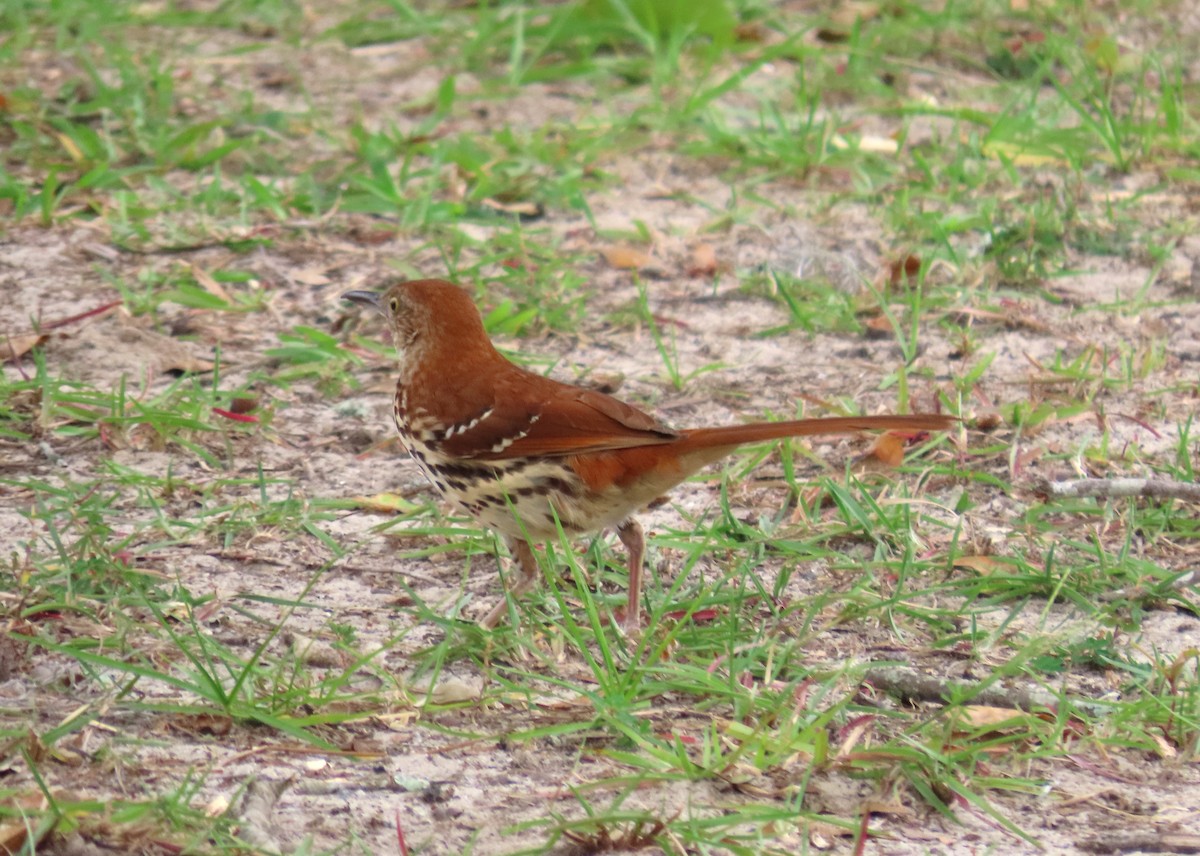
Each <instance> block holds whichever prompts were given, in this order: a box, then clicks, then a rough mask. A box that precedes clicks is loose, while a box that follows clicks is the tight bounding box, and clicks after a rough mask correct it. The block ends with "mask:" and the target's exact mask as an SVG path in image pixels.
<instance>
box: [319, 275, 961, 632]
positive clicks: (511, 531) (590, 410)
mask: <svg viewBox="0 0 1200 856" xmlns="http://www.w3.org/2000/svg"><path fill="white" fill-rule="evenodd" d="M342 296H343V298H345V299H346V300H350V301H353V302H355V303H362V304H366V305H367V306H372V307H374V308H375V309H377V310H379V311H380V312H382V313H383V316H384V317H385V318H386V319H387V322H388V326H389V327H390V328H391V332H392V338H393V341H394V344H395V345H396V348H397V350H398V351H399V356H400V379H399V380H398V381H397V382H396V399H395V417H396V427H397V428H398V429H399V430H400V438H401V440H403V442H404V445H405V447H406V448H407V449H408V451H409V452H410V453H411V454H412V456H413V458H414V459H416V462H417V465H418V466H419V467H420V468H421V470H422V471H423V472H424V473H425V475H426V477H427V478H428V479H429V481H430V482H432V483H433V485H434V486H435V487H436V488H437V489H438V491H439V492H440V493H441V494H442V495H443V496H445V497H446V498H447V499H449V500H451V501H452V502H453V503H454V504H455V505H457V506H458V507H459V508H460V509H462V510H463V511H465V512H467V513H468V514H470V515H471V516H473V517H475V518H477V519H478V520H479V521H480V522H481V523H483V524H484V525H485V526H487V527H489V528H491V529H494V530H496V531H497V532H500V533H502V534H503V535H504V537H505V539H506V541H507V544H508V548H509V551H510V552H511V553H512V555H513V556H514V557H515V558H516V561H517V565H518V571H519V575H518V578H517V580H516V582H515V583H514V584H513V585H512V586H511V588H510V592H511V593H512V594H513V595H518V594H520V593H521V592H524V591H526V590H528V589H529V588H531V587H532V586H534V585H536V583H537V582H538V579H539V577H540V572H539V570H538V566H537V560H536V559H535V558H534V555H533V550H532V549H531V547H530V541H545V540H546V539H548V538H554V537H555V536H556V535H557V533H558V527H559V526H561V527H562V531H563V532H565V533H566V534H568V535H582V534H584V533H587V532H592V531H595V530H599V529H603V528H605V527H608V526H615V527H616V530H617V536H618V537H619V538H620V539H621V543H623V544H624V545H625V548H626V549H627V550H628V552H629V599H628V604H627V606H626V608H625V614H624V620H623V623H624V625H625V628H626V629H629V630H631V629H636V628H637V626H638V623H639V619H640V601H641V588H642V557H643V554H644V552H645V539H644V537H643V535H642V527H641V526H640V525H639V524H638V522H637V521H636V520H634V519H633V517H632V515H633V514H634V512H636V511H638V510H639V509H641V508H643V507H645V506H646V505H648V504H650V503H651V502H653V501H654V500H655V499H658V498H659V497H661V496H662V495H663V494H664V493H665V492H666V491H668V490H670V489H671V488H673V487H674V486H675V485H677V484H679V483H680V482H681V481H683V480H684V479H686V478H687V477H688V476H690V475H692V474H693V473H695V472H696V471H697V470H699V469H700V468H701V467H703V466H705V465H706V464H711V463H713V462H714V461H717V460H718V459H720V458H722V457H724V456H725V455H728V454H729V453H730V452H732V451H734V450H735V449H736V448H738V447H739V446H742V445H745V444H747V443H760V442H764V441H767V440H775V439H779V438H782V437H798V436H802V435H808V434H838V433H849V432H853V431H862V430H868V429H871V430H887V429H898V430H902V431H929V430H937V429H942V428H948V427H949V426H950V425H951V424H952V423H953V422H954V421H955V420H953V419H952V418H950V417H946V416H934V415H930V416H839V417H829V418H824V419H797V420H792V421H790V422H757V423H751V424H748V425H731V426H728V427H724V428H695V429H691V430H682V431H676V430H674V429H672V428H669V427H667V426H666V425H664V424H663V423H661V422H659V421H658V420H657V419H655V418H654V417H652V416H649V415H647V414H645V413H643V412H641V411H640V410H636V409H635V408H633V407H630V406H629V405H628V404H625V403H624V402H621V401H618V400H617V399H615V398H613V397H612V396H609V395H605V394H603V393H601V392H596V391H593V390H589V389H583V388H581V387H577V386H572V385H570V384H567V383H560V382H559V381H556V380H551V379H550V378H547V377H543V376H541V375H538V374H534V373H533V372H530V371H527V370H525V369H523V368H520V367H519V366H516V365H514V364H513V363H511V362H509V361H508V360H507V359H505V358H504V357H503V356H501V354H500V353H499V352H498V351H497V350H496V349H495V348H494V347H493V346H492V343H491V340H490V339H488V335H487V331H486V330H485V329H484V326H483V319H482V318H481V316H480V314H479V310H478V309H477V308H476V307H475V304H474V302H473V301H472V300H471V298H470V297H469V296H468V294H467V292H466V291H464V290H463V289H461V288H459V287H458V286H456V285H454V284H452V283H449V282H446V281H444V280H438V279H423V280H416V281H413V282H400V283H397V284H395V285H392V286H391V287H389V288H388V289H387V290H386V291H385V292H383V294H382V295H380V294H376V293H375V292H370V291H349V292H346V293H345V294H344V295H342ZM505 609H506V606H505V602H504V601H501V603H500V604H499V605H498V606H497V607H496V608H495V609H493V610H492V611H491V612H490V613H489V614H488V615H487V616H486V617H485V618H484V619H483V621H482V622H481V623H482V624H483V626H485V627H493V626H495V625H496V624H497V623H498V622H499V620H500V619H501V618H502V617H503V616H504V613H505Z"/></svg>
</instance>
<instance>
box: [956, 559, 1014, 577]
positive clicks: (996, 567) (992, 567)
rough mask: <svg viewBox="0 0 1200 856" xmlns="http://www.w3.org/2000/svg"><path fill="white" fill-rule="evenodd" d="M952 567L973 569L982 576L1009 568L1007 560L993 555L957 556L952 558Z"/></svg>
mask: <svg viewBox="0 0 1200 856" xmlns="http://www.w3.org/2000/svg"><path fill="white" fill-rule="evenodd" d="M954 567H956V568H964V569H966V570H968V571H974V572H975V573H977V574H979V575H980V576H983V577H987V576H991V575H992V574H995V573H999V572H1001V571H1007V570H1009V569H1010V565H1009V564H1008V562H1006V561H1004V560H1003V559H997V558H996V557H995V556H959V557H958V558H957V559H955V560H954Z"/></svg>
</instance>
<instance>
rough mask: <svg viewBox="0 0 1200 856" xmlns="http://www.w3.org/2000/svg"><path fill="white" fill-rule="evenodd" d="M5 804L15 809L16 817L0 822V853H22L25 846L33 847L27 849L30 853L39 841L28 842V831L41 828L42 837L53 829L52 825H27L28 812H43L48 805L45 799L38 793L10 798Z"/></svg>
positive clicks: (35, 848)
mask: <svg viewBox="0 0 1200 856" xmlns="http://www.w3.org/2000/svg"><path fill="white" fill-rule="evenodd" d="M6 802H7V804H8V805H9V806H11V808H12V809H16V812H15V813H16V817H13V818H11V819H9V820H4V821H0V853H5V854H7V853H21V852H24V850H25V848H26V845H33V846H32V847H30V848H29V849H30V850H31V851H32V850H37V849H38V847H37V845H39V844H41V839H40V838H39V839H38V840H37V841H30V840H29V832H30V830H34V829H38V828H41V829H42V835H43V836H44V835H46V834H47V833H49V832H50V831H51V830H52V829H54V826H53V824H46V825H42V824H37V823H29V822H28V818H27V817H25V815H26V814H27V813H29V812H40V811H45V809H46V806H47V805H48V803H47V802H46V797H45V796H44V795H43V794H42V793H41V792H40V791H38V792H33V793H28V794H23V795H21V796H18V797H12V798H10V799H8V800H7V801H6Z"/></svg>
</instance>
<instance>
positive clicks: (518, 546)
mask: <svg viewBox="0 0 1200 856" xmlns="http://www.w3.org/2000/svg"><path fill="white" fill-rule="evenodd" d="M506 543H507V544H508V551H509V552H510V553H512V555H513V558H514V559H516V561H517V567H516V571H517V578H516V580H514V581H513V584H512V585H511V586H509V587H508V596H509V597H520V596H521V595H522V594H524V593H525V592H527V591H529V590H530V589H531V588H536V587H537V584H538V580H540V579H541V578H542V570H541V568H539V567H538V563H537V559H536V558H535V557H534V555H533V548H532V547H530V546H529V542H528V541H524V540H522V539H520V538H509V539H508V540H507V542H506ZM507 614H508V597H504V598H502V599H501V600H500V602H499V603H498V604H496V605H495V606H494V607H493V608H492V611H491V612H489V613H488V614H487V615H485V616H484V617H483V620H482V621H480V622H479V626H480V627H483V628H486V629H488V630H491V629H492V628H493V627H495V626H496V625H497V624H499V623H500V622H501V620H502V619H503V618H504V617H505V616H506V615H507Z"/></svg>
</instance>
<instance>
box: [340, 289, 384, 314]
mask: <svg viewBox="0 0 1200 856" xmlns="http://www.w3.org/2000/svg"><path fill="white" fill-rule="evenodd" d="M342 300H349V301H350V302H351V303H361V304H362V305H363V306H370V307H371V308H372V309H374V310H375V311H376V312H382V311H383V308H382V307H380V305H379V294H378V293H377V292H374V291H347V292H346V293H345V294H343V295H342Z"/></svg>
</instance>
